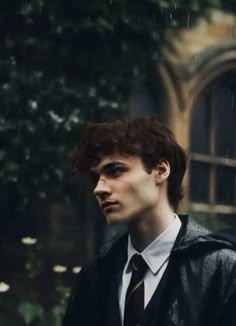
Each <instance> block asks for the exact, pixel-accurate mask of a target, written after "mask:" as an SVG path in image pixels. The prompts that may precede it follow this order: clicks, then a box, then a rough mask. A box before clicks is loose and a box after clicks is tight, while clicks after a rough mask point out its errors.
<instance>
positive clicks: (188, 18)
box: [187, 13, 190, 28]
mask: <svg viewBox="0 0 236 326" xmlns="http://www.w3.org/2000/svg"><path fill="white" fill-rule="evenodd" d="M189 21H190V15H189V13H188V17H187V28H189Z"/></svg>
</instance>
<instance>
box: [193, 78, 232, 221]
mask: <svg viewBox="0 0 236 326" xmlns="http://www.w3.org/2000/svg"><path fill="white" fill-rule="evenodd" d="M189 200H190V210H191V211H201V212H209V213H212V212H213V213H217V214H229V215H232V216H235V217H236V73H233V72H228V73H225V74H223V75H221V76H220V77H219V78H217V79H216V80H214V81H213V82H212V83H211V84H210V85H209V86H208V87H207V89H206V90H205V91H204V92H202V94H201V95H200V96H199V98H198V100H197V101H196V103H195V106H194V108H193V112H192V117H191V131H190V184H189Z"/></svg>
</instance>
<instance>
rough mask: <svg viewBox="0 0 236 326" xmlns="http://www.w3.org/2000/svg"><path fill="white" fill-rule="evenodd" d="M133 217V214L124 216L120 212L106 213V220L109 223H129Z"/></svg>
mask: <svg viewBox="0 0 236 326" xmlns="http://www.w3.org/2000/svg"><path fill="white" fill-rule="evenodd" d="M132 220H133V218H132V217H131V216H122V215H118V214H114V213H113V214H112V213H110V214H106V221H107V223H108V224H109V225H118V224H129V223H130V222H131V221H132Z"/></svg>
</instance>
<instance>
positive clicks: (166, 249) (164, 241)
mask: <svg viewBox="0 0 236 326" xmlns="http://www.w3.org/2000/svg"><path fill="white" fill-rule="evenodd" d="M180 227H181V221H180V219H179V217H178V215H177V214H175V218H174V221H173V222H172V223H171V225H170V226H169V227H168V228H167V229H166V230H165V231H164V232H162V233H161V234H160V235H159V236H158V237H157V238H156V239H154V240H153V241H152V242H151V243H150V244H149V245H148V246H147V247H146V248H145V249H144V250H143V251H142V252H141V253H140V252H138V251H137V250H136V249H135V248H134V247H133V245H132V243H131V239H130V236H129V238H128V260H127V263H126V267H128V266H129V262H130V259H131V258H132V256H133V255H134V254H141V255H142V257H143V259H144V260H145V262H146V263H147V265H148V267H149V268H150V270H151V271H152V273H153V274H156V273H157V272H158V270H159V269H160V268H161V266H162V265H163V264H164V263H165V261H166V260H167V259H168V258H169V255H170V252H171V250H172V248H173V245H174V242H175V239H176V237H177V235H178V233H179V230H180Z"/></svg>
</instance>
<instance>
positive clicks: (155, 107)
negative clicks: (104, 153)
mask: <svg viewBox="0 0 236 326" xmlns="http://www.w3.org/2000/svg"><path fill="white" fill-rule="evenodd" d="M0 24H1V32H0V39H1V48H0V144H1V145H0V167H1V168H0V212H1V213H0V221H1V228H0V250H1V266H0V325H1V326H24V325H30V326H48V325H50V326H58V325H61V319H62V316H63V313H64V309H65V305H66V302H67V298H68V295H69V291H70V287H71V286H72V284H73V283H74V281H75V278H76V275H77V274H78V273H79V271H80V269H81V267H83V266H84V265H86V264H88V263H89V262H90V261H91V260H93V259H94V258H95V257H96V255H97V254H98V253H99V248H100V247H101V245H102V244H103V243H104V242H105V241H107V240H108V239H110V238H111V237H112V236H114V235H116V234H117V233H119V232H120V231H122V227H108V226H107V225H106V224H105V221H104V218H103V216H102V214H101V213H100V211H99V209H98V206H97V204H96V202H95V199H94V198H93V195H92V191H91V186H90V184H89V182H88V181H87V180H86V178H85V177H84V178H82V177H81V178H78V177H75V176H73V173H72V171H71V166H70V163H69V160H68V155H69V153H70V151H71V150H72V148H73V147H74V146H75V145H76V144H77V143H78V141H79V136H80V131H81V128H83V126H85V125H87V124H88V123H90V122H95V121H111V120H114V119H118V118H123V117H128V116H138V115H157V116H159V117H160V119H161V120H162V121H163V122H164V123H166V124H167V126H169V128H170V129H171V130H172V131H173V132H174V133H175V135H176V137H177V140H178V141H179V142H180V143H181V144H182V146H183V147H184V148H185V149H186V150H187V152H188V155H189V166H188V172H187V174H186V177H185V179H184V188H185V198H184V200H183V202H182V204H181V207H180V209H179V213H181V212H184V213H186V212H187V213H190V214H191V215H192V216H193V217H194V218H195V219H196V220H198V221H200V222H201V223H203V224H204V225H206V226H208V227H210V228H212V229H218V228H221V227H226V226H232V227H233V228H234V229H236V97H235V94H236V0H231V1H229V0H198V1H197V0H189V1H188V2H187V1H185V2H184V1H180V0H179V1H172V0H169V1H165V0H146V1H141V0H135V1H134V0H133V1H132V0H126V1H121V0H104V1H98V0H87V1H83V0H67V1H66V0H51V1H50V2H49V1H46V0H32V1H27V0H18V1H16V0H11V1H8V2H7V1H1V3H0Z"/></svg>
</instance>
